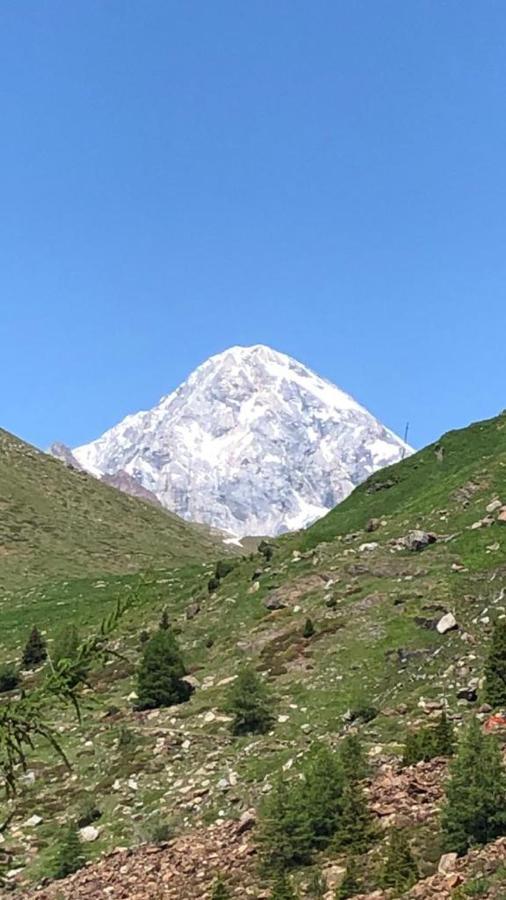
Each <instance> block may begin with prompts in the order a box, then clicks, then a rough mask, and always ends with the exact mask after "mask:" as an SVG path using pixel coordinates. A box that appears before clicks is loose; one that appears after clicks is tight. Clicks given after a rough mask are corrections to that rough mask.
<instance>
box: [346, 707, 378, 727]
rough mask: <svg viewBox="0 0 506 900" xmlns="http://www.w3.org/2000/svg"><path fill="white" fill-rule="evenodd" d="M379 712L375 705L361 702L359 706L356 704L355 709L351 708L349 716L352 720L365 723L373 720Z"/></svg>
mask: <svg viewBox="0 0 506 900" xmlns="http://www.w3.org/2000/svg"><path fill="white" fill-rule="evenodd" d="M378 712H379V710H377V709H376V707H375V706H368V705H367V704H366V703H359V704H358V706H354V707H353V709H350V712H349V714H348V718H349V720H350V722H363V723H364V725H365V724H367V722H372V720H373V719H375V718H376V716H377V715H378Z"/></svg>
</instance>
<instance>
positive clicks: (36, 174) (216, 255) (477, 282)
mask: <svg viewBox="0 0 506 900" xmlns="http://www.w3.org/2000/svg"><path fill="white" fill-rule="evenodd" d="M505 45H506V5H505V4H504V2H503V0H481V2H480V3H474V2H462V0H411V2H406V0H381V2H374V0H329V2H327V0H311V2H309V0H305V2H301V0H276V2H275V3H272V2H271V0H252V2H243V0H213V2H211V3H206V2H203V0H199V2H195V0H180V2H173V0H143V2H142V3H125V2H124V0H107V3H104V2H103V0H74V2H72V3H69V2H68V0H62V2H60V0H39V2H37V3H5V4H2V5H1V7H0V58H1V60H2V67H1V70H2V71H1V82H0V121H1V123H2V137H1V140H0V180H1V181H0V209H1V215H0V338H1V345H0V346H1V355H0V385H1V387H0V424H1V425H2V426H3V427H5V428H8V429H9V430H12V431H14V432H16V433H18V434H19V435H21V436H22V437H24V438H25V439H27V440H30V441H32V442H34V443H36V444H38V445H40V446H43V447H44V446H47V445H48V444H49V443H50V442H51V441H52V440H54V439H60V440H63V441H65V442H67V443H69V444H71V445H75V444H77V443H81V442H83V441H85V440H88V439H91V438H93V437H95V436H97V435H98V434H99V433H101V432H102V431H103V430H105V428H106V427H108V426H110V425H112V424H114V423H115V422H116V421H118V420H119V419H120V418H121V417H122V416H123V415H125V414H126V413H127V412H132V411H136V410H138V409H140V408H146V407H148V406H150V405H152V404H153V403H154V402H156V401H157V400H158V398H159V397H160V395H162V394H164V393H167V392H168V391H169V390H171V389H172V388H174V387H175V386H177V384H178V383H179V382H180V381H181V380H182V379H183V378H184V377H186V375H187V374H189V372H190V371H191V370H192V369H193V368H194V367H195V365H197V364H198V363H199V362H201V361H202V360H204V359H205V358H206V357H207V356H209V355H210V354H212V353H216V352H219V351H220V350H223V349H225V348H226V347H227V346H230V345H232V344H254V343H266V344H270V345H272V346H274V347H275V348H277V349H279V350H283V351H285V352H287V353H289V354H292V355H293V356H295V357H297V358H299V359H301V360H302V361H303V362H305V363H307V364H308V365H310V366H311V367H312V368H314V369H315V370H317V371H318V372H319V373H320V374H322V375H324V376H326V377H328V378H330V379H332V380H333V381H335V382H336V383H337V384H339V385H340V386H341V387H342V388H344V389H345V390H347V391H349V392H350V393H352V394H353V395H355V396H356V397H357V399H358V400H360V401H361V402H362V403H364V404H365V405H366V406H368V407H369V408H370V409H371V410H372V411H373V412H375V413H376V414H377V415H378V416H379V417H380V418H381V419H382V420H383V421H384V422H386V423H387V424H388V425H390V426H391V427H393V428H394V429H396V430H397V431H402V429H403V427H404V423H405V422H406V420H408V419H409V421H410V423H411V439H412V441H413V443H415V444H416V445H417V446H420V445H422V444H423V443H426V442H428V441H429V440H431V439H433V438H435V437H436V436H438V435H439V434H440V433H441V432H442V431H445V430H448V429H449V428H452V427H456V426H460V425H464V424H466V423H468V422H469V421H470V420H473V419H477V418H483V417H486V416H488V415H493V414H495V413H496V412H498V411H499V410H500V409H502V408H503V407H505V406H506V378H505V356H506V354H505V341H506V328H505V325H506V304H505V299H506V46H505Z"/></svg>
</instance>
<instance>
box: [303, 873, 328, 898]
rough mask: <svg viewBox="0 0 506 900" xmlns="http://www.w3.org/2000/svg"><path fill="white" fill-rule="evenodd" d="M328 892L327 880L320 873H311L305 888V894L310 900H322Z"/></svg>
mask: <svg viewBox="0 0 506 900" xmlns="http://www.w3.org/2000/svg"><path fill="white" fill-rule="evenodd" d="M327 891H328V885H327V880H326V878H324V876H323V875H322V873H321V872H318V871H316V872H313V874H312V875H311V878H310V879H309V882H308V886H307V893H308V896H309V897H310V898H311V900H323V898H324V897H325V895H326V893H327Z"/></svg>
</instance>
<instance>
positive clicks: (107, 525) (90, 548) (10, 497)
mask: <svg viewBox="0 0 506 900" xmlns="http://www.w3.org/2000/svg"><path fill="white" fill-rule="evenodd" d="M218 547H219V550H218V549H217V548H218ZM223 552H224V551H223V545H221V544H220V543H219V541H214V540H213V539H212V538H211V536H210V535H207V534H206V533H205V532H204V530H203V529H202V528H200V529H197V528H193V527H192V526H191V525H188V524H187V523H186V522H183V521H182V520H181V519H178V518H177V517H176V516H173V515H171V514H170V513H168V512H166V511H165V510H162V509H158V508H157V507H155V506H153V505H152V504H149V503H146V502H143V501H141V500H137V499H134V498H132V497H130V496H128V495H127V494H124V493H122V492H120V491H118V490H116V489H115V488H113V487H109V486H108V485H107V484H103V483H100V482H99V481H97V480H96V479H95V478H92V477H91V476H90V475H88V474H87V473H85V472H79V471H76V470H72V469H71V468H69V467H68V466H64V465H62V463H61V462H59V461H58V460H56V459H53V458H52V457H51V456H47V455H46V454H44V453H41V452H39V451H38V450H36V449H35V448H34V447H31V446H30V445H28V444H25V443H24V442H23V441H21V440H19V439H18V438H16V437H14V436H13V435H11V434H9V433H8V432H6V431H3V430H1V429H0V564H1V565H0V587H8V586H11V585H12V584H14V583H17V582H18V581H19V580H20V579H33V578H36V577H56V576H60V577H73V576H74V577H75V576H84V575H88V574H93V575H98V574H100V573H106V572H110V573H113V572H128V571H136V570H138V569H140V568H153V567H156V566H167V565H171V564H172V563H174V562H178V563H179V562H181V561H189V560H197V559H202V558H206V557H209V556H216V555H218V553H223Z"/></svg>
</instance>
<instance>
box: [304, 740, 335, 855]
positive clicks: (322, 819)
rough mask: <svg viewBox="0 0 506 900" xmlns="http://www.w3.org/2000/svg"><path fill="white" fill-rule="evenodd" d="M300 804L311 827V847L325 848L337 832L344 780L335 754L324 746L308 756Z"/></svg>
mask: <svg viewBox="0 0 506 900" xmlns="http://www.w3.org/2000/svg"><path fill="white" fill-rule="evenodd" d="M303 775H304V789H303V801H304V804H305V807H306V811H307V815H308V817H309V822H310V826H311V833H312V844H313V846H314V847H315V848H317V849H323V848H324V847H326V846H327V845H328V844H329V842H330V841H331V839H332V838H333V836H334V835H335V834H336V832H337V831H338V829H339V825H340V820H341V813H342V799H343V789H344V786H345V777H344V772H343V768H342V765H341V760H340V759H339V754H337V753H334V752H333V751H332V750H330V749H329V747H326V746H325V745H322V746H317V747H315V749H314V750H313V751H312V752H311V753H310V754H309V756H308V758H307V760H306V763H305V766H304V769H303Z"/></svg>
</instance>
